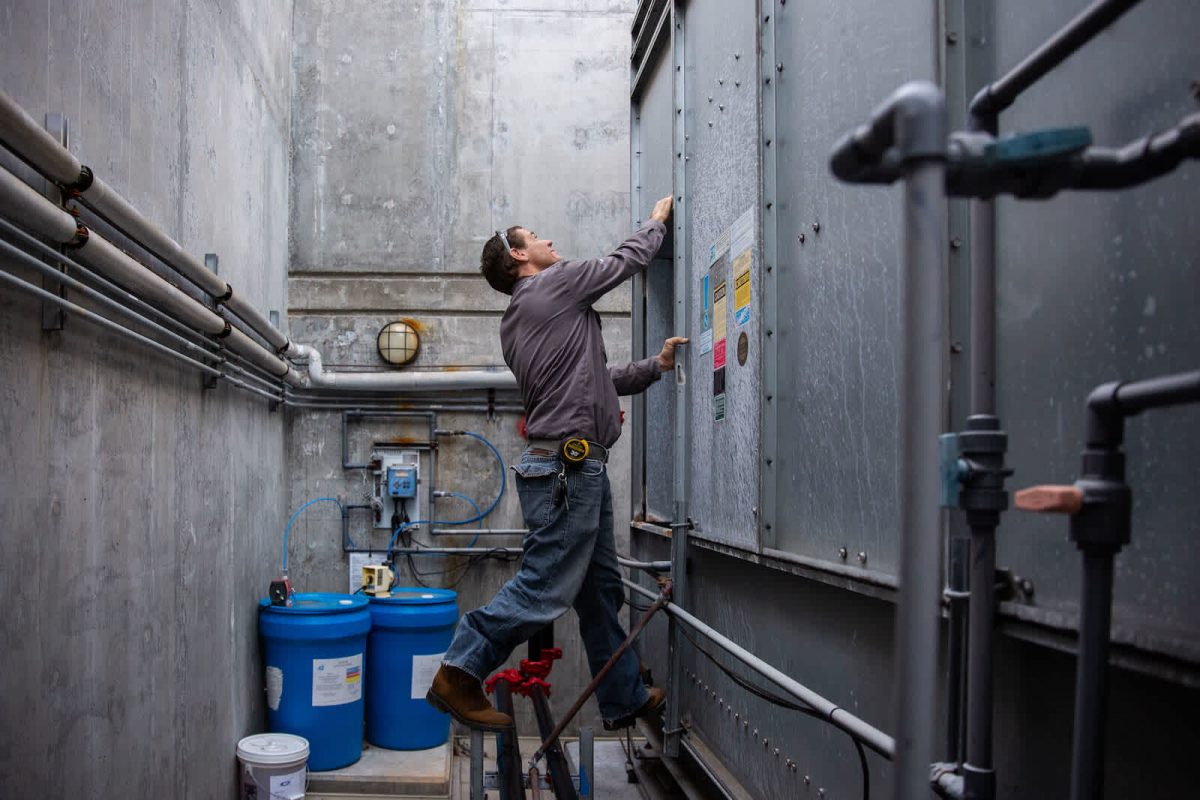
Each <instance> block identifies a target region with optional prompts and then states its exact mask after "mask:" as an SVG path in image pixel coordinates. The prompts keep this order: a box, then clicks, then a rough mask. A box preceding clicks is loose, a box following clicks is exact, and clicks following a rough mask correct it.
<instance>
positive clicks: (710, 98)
mask: <svg viewBox="0 0 1200 800" xmlns="http://www.w3.org/2000/svg"><path fill="white" fill-rule="evenodd" d="M708 102H710V103H711V102H712V96H711V95H710V96H709V98H708Z"/></svg>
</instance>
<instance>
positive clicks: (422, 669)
mask: <svg viewBox="0 0 1200 800" xmlns="http://www.w3.org/2000/svg"><path fill="white" fill-rule="evenodd" d="M445 656H446V654H445V653H433V654H431V655H427V656H413V665H412V699H413V700H424V699H425V693H426V692H428V691H429V687H430V686H433V676H434V675H435V674H436V673H437V671H438V667H440V666H441V665H442V659H443V658H445Z"/></svg>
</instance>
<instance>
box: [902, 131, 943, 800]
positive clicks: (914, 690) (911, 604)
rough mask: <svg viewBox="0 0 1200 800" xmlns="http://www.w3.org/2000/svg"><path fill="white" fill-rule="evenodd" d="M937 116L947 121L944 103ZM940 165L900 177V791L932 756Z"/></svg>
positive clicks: (911, 793) (937, 578) (912, 786)
mask: <svg viewBox="0 0 1200 800" xmlns="http://www.w3.org/2000/svg"><path fill="white" fill-rule="evenodd" d="M940 123H941V125H942V126H943V128H944V124H945V123H944V111H942V120H941V121H940ZM942 135H943V137H944V133H943V134H942ZM943 141H944V139H943ZM944 172H945V164H944V162H942V161H940V160H935V159H925V160H920V161H917V162H915V163H914V164H913V165H912V166H911V167H910V168H909V171H908V175H907V180H906V181H905V187H904V200H905V202H904V227H905V245H904V280H903V290H902V291H903V297H904V317H903V326H904V327H903V330H904V379H903V381H904V383H903V388H902V398H901V414H900V419H901V428H900V452H901V453H902V454H903V456H902V458H903V462H902V464H901V471H900V475H901V485H900V513H901V533H900V553H901V560H900V585H901V592H900V604H899V608H898V610H897V617H896V659H895V667H896V671H897V681H896V696H897V697H896V699H897V713H896V721H897V725H898V731H897V735H896V756H897V758H896V769H895V771H894V773H893V774H894V776H895V791H894V795H895V797H897V798H900V800H916V798H921V800H925V799H926V798H928V797H929V792H930V789H929V765H930V763H932V761H933V738H934V733H933V708H934V705H935V703H936V698H935V693H936V684H937V652H938V625H939V597H938V595H939V593H940V590H941V570H940V566H941V565H940V558H941V546H940V543H941V527H942V526H941V507H940V491H939V490H940V485H939V470H938V462H939V448H938V435H939V434H940V433H941V431H942V422H943V413H944V406H945V384H944V380H943V371H944V361H945V358H944V353H945V348H944V346H943V344H944V342H943V339H944V331H943V326H944V324H945V319H946V297H945V292H946V289H945V284H944V272H945V268H944V267H945V265H944V261H943V248H944V246H945V242H944V235H943V234H944V226H945V191H944V189H943V180H944Z"/></svg>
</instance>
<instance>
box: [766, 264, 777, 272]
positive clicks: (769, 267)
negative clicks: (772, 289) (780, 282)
mask: <svg viewBox="0 0 1200 800" xmlns="http://www.w3.org/2000/svg"><path fill="white" fill-rule="evenodd" d="M773 269H775V268H774V267H772V266H771V265H770V264H767V272H770V271H771V270H773Z"/></svg>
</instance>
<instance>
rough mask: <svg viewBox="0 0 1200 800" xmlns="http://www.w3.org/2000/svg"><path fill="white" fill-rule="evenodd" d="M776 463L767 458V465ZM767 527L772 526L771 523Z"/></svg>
mask: <svg viewBox="0 0 1200 800" xmlns="http://www.w3.org/2000/svg"><path fill="white" fill-rule="evenodd" d="M774 463H775V462H774V461H772V460H771V459H769V458H768V459H767V466H768V467H769V466H771V465H772V464H774ZM767 527H768V528H770V527H771V526H770V525H768V526H767Z"/></svg>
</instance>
